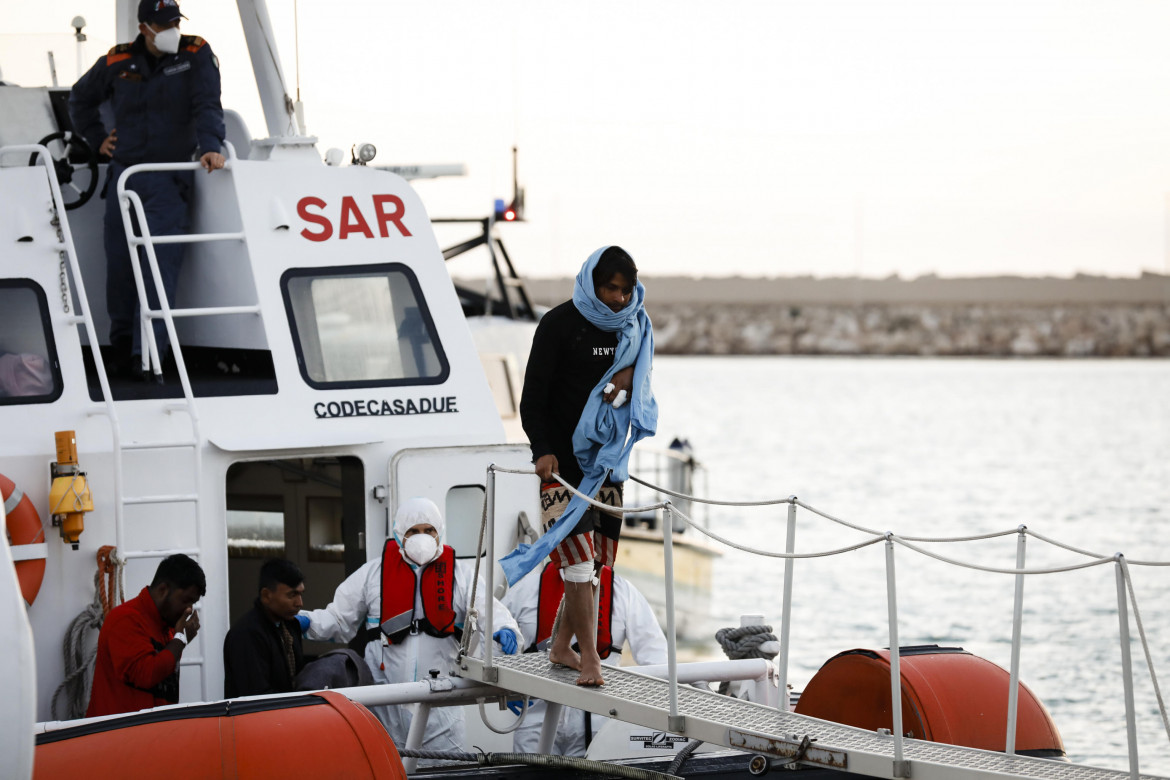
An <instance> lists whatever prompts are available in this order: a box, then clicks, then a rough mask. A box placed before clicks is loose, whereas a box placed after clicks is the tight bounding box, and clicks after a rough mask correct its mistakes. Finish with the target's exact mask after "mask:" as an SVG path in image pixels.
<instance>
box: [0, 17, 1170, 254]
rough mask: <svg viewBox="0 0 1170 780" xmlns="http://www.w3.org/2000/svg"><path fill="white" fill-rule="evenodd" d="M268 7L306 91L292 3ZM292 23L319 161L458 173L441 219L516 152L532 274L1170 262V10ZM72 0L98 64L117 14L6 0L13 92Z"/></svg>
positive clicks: (220, 38)
mask: <svg viewBox="0 0 1170 780" xmlns="http://www.w3.org/2000/svg"><path fill="white" fill-rule="evenodd" d="M269 2H270V5H269V11H270V14H271V17H272V22H273V26H274V29H275V30H276V32H277V35H278V37H279V43H280V46H281V52H282V55H283V62H284V68H285V76H286V79H287V81H288V83H289V85H290V90H291V89H295V87H296V83H297V69H296V60H295V51H296V48H295V47H294V15H293V8H294V6H293V3H292V2H291V0H269ZM182 7H183V10H184V13H186V15H187V16H188V17H189V21H186V22H184V24H183V30H184V32H188V33H195V34H199V35H202V36H204V37H205V38H207V39H208V40H209V42H210V43H211V45H212V47H213V48H214V49H215V51H216V53H217V54H218V56H219V58H220V61H221V63H222V69H223V74H224V90H223V93H224V105H225V107H228V108H234V109H236V110H237V111H239V112H240V113H241V114H243V116H244V117H245V119H246V120H247V122H248V124H249V126H250V128H251V130H252V134H253V135H254V136H257V137H262V136H265V135H267V131H266V129H265V127H264V120H263V115H262V113H261V111H260V107H259V100H258V98H257V96H256V91H255V86H254V83H253V82H252V80H251V71H250V62H249V59H248V56H247V52H246V49H245V47H244V45H243V36H242V33H241V32H240V31H239V17H238V14H237V13H236V10H235V4H234V2H228V0H185V2H183V3H182ZM296 8H297V15H298V18H299V40H300V46H299V53H300V87H301V92H300V93H301V98H302V100H303V101H304V103H305V111H306V121H307V125H308V130H309V132H310V133H311V134H314V135H317V136H318V137H319V138H320V142H321V143H320V149H321V151H322V153H324V151H325V149H327V148H329V147H340V148H344V149H346V150H347V151H348V149H349V148H350V146H352V144H354V143H355V142H360V141H371V142H373V143H374V144H376V145H377V147H378V150H379V154H378V158H377V160H376V162H379V163H432V162H461V163H465V164H466V165H467V167H468V176H467V177H466V178H464V179H459V180H457V179H440V180H436V181H431V182H422V183H419V184H418V185H417V189H418V191H419V193H420V195H421V196H422V198H423V200H424V202H425V203H426V205H427V207H428V210H429V211H430V213H431V216H433V217H437V216H480V215H483V214H485V213H486V212H487V211H488V210H489V209H490V207H491V202H492V199H493V198H494V197H501V196H507V195H509V194H510V186H511V181H510V180H511V151H510V150H511V146H512V144H513V143H516V144H518V145H519V147H520V176H521V180H522V184H523V185H524V186H525V187H526V188H527V195H528V197H527V201H528V212H527V216H528V219H529V222H528V224H524V225H511V226H507V232H506V234H505V240H506V241H507V242H508V244H509V247H510V249H511V250H512V252H513V255H514V256H515V258H516V260H517V263H518V265H519V266H520V268H521V270H522V271H524V272H526V273H528V274H529V275H533V276H556V275H564V274H572V273H574V272H575V271H576V269H577V268H578V267H579V265H580V263H581V262H582V261H583V260H584V258H585V257H586V256H587V255H588V254H589V252H590V251H592V250H593V249H594V248H596V247H597V246H600V245H602V244H606V243H618V244H621V245H623V246H625V247H626V248H628V249H629V250H630V251H631V253H632V254H633V255H634V257H635V259H636V260H637V261H638V263H639V266H640V267H641V269H642V271H643V273H647V274H653V275H661V274H670V273H677V274H691V275H721V276H722V275H731V274H743V275H764V276H776V275H797V274H811V275H816V276H834V275H850V274H855V273H861V274H864V275H866V276H876V277H883V276H887V275H890V274H894V273H897V274H901V275H902V276H904V277H913V276H918V275H921V274H927V273H936V274H939V275H941V276H970V275H987V274H1001V273H1015V274H1022V275H1030V276H1040V275H1058V276H1069V275H1072V274H1075V273H1078V272H1082V273H1094V274H1106V275H1117V276H1133V275H1136V274H1139V273H1141V272H1142V271H1143V270H1150V271H1157V272H1163V273H1165V272H1167V271H1168V270H1170V266H1168V262H1170V261H1168V259H1167V257H1168V254H1167V246H1166V245H1167V193H1170V46H1168V45H1167V43H1166V41H1167V37H1168V35H1170V3H1167V2H1165V1H1164V0H1145V1H1137V0H1109V1H1108V2H1106V1H1105V0H1094V1H1093V2H1080V1H1064V2H1058V1H1056V0H1011V1H1010V2H1008V1H1004V0H953V1H950V0H901V1H900V2H896V1H886V0H858V1H857V2H844V1H839V0H816V1H815V2H806V3H793V2H778V1H776V0H772V1H770V2H758V3H744V2H726V3H720V4H715V3H711V2H702V3H698V2H690V1H689V0H673V1H672V2H637V1H636V0H626V2H599V1H594V2H589V3H573V4H568V3H560V2H549V1H548V0H545V1H544V2H537V1H535V0H534V1H533V2H520V1H516V2H482V1H481V2H438V1H431V2H395V1H394V0H350V1H348V2H339V1H338V0H299V2H298V4H297V6H296ZM79 13H80V14H82V15H84V16H85V17H86V18H87V20H88V22H89V26H88V27H87V30H86V32H87V33H88V34H89V38H90V40H89V42H88V43H87V44H86V47H87V48H86V51H85V56H84V58H85V60H86V63H87V64H88V63H89V62H91V61H92V60H94V59H96V58H97V57H98V56H99V55H100V54H102V53H103V52H104V51H105V49H106V48H108V47H109V46H110V45H112V44H113V43H114V42H116V41H115V40H114V38H115V35H114V20H113V11H112V4H107V3H94V2H91V1H90V0H72V1H70V0H38V1H37V2H36V3H32V2H29V0H19V2H17V1H16V0H0V68H2V69H3V73H4V76H5V78H7V79H9V80H12V81H17V82H20V83H23V84H33V83H47V82H48V78H49V76H48V67H47V64H46V63H47V58H46V56H45V51H46V50H48V49H50V48H51V49H53V50H54V52H55V55H56V60H57V67H58V74H59V78H60V80H61V82H62V83H68V82H70V81H72V80H73V79H74V78H75V77H76V56H75V48H76V44H75V43H74V42H73V39H72V36H71V35H70V34H69V32H70V28H69V22H70V20H71V19H72V17H73V16H74V15H76V14H79ZM444 243H446V242H445V241H444ZM454 270H455V272H459V271H461V270H463V269H459V268H456V269H454ZM475 270H476V269H474V268H468V269H467V272H468V273H473V272H475Z"/></svg>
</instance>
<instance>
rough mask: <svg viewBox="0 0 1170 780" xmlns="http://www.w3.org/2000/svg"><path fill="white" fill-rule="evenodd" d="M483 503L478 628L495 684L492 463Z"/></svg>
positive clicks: (485, 663)
mask: <svg viewBox="0 0 1170 780" xmlns="http://www.w3.org/2000/svg"><path fill="white" fill-rule="evenodd" d="M484 501H486V502H487V513H486V517H487V528H485V529H484V534H485V535H486V536H487V541H486V542H485V543H484V549H485V550H487V556H486V557H487V560H486V561H484V563H485V564H486V569H487V571H486V572H485V574H484V580H486V582H487V593H485V594H483V603H484V618H483V619H484V625H483V626H481V627H480V628H481V630H482V631H483V645H484V647H483V667H484V672H485V679H486V680H489V681H491V682H495V670H494V669H493V668H492V653H493V652H494V651H495V647H493V646H492V626H493V625H495V624H494V623H493V622H492V621H493V619H494V618H495V616H494V615H493V614H492V612H493V607H494V606H495V602H496V591H495V587H496V464H494V463H493V464H491V465H490V466H488V471H487V490H486V491H485V492H484ZM471 608H472V609H474V608H475V605H474V604H472V605H471Z"/></svg>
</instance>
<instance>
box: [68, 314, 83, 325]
mask: <svg viewBox="0 0 1170 780" xmlns="http://www.w3.org/2000/svg"><path fill="white" fill-rule="evenodd" d="M84 323H85V316H84V315H81V314H74V315H72V316H69V317H66V318H65V324H66V325H82V324H84Z"/></svg>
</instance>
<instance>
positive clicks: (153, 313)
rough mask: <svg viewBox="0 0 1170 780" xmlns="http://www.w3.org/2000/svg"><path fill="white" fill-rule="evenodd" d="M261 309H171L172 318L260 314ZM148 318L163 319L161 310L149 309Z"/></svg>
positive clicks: (253, 307)
mask: <svg viewBox="0 0 1170 780" xmlns="http://www.w3.org/2000/svg"><path fill="white" fill-rule="evenodd" d="M259 313H260V307H259V306H258V305H252V306H204V307H203V308H190V309H171V317H211V316H214V315H216V314H259ZM146 316H148V317H150V318H151V319H154V320H161V319H163V313H162V311H161V310H159V309H147V310H146Z"/></svg>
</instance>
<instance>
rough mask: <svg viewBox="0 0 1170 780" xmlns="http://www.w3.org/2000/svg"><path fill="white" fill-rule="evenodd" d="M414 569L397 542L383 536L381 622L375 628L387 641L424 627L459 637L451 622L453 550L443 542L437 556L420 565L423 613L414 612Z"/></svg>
mask: <svg viewBox="0 0 1170 780" xmlns="http://www.w3.org/2000/svg"><path fill="white" fill-rule="evenodd" d="M415 582H416V579H415V572H414V569H412V568H411V567H410V564H408V563H407V562H406V561H405V560H403V559H402V553H400V552H399V548H398V542H396V541H394V539H393V538H390V539H387V540H386V546H385V547H384V548H382V623H381V625H380V626H379V629H380V630H381V631H382V633H383V634H385V635H386V638H387V639H388V640H389V642H390V644H396V643H398V642H401V641H402V640H403V639H404V638H405V637H406V636H407V634H410V633H411V632H417V631H419V630H422V631H425V632H426V633H428V634H430V635H431V636H437V637H444V636H452V635H453V636H454V637H455V638H456V639H462V638H463V629H462V628H461V627H460V626H457V625H455V605H454V603H453V599H454V598H455V550H454V548H452V547H450V546H448V545H443V552H442V553H440V554H439V557H438V558H436V559H435V560H433V561H431V562H430V563H428V564H427V565H426V566H424V567H423V569H422V587H421V588H420V592H421V593H422V603H423V615H422V617H421V618H417V619H416V618H415V615H414V585H415Z"/></svg>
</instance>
